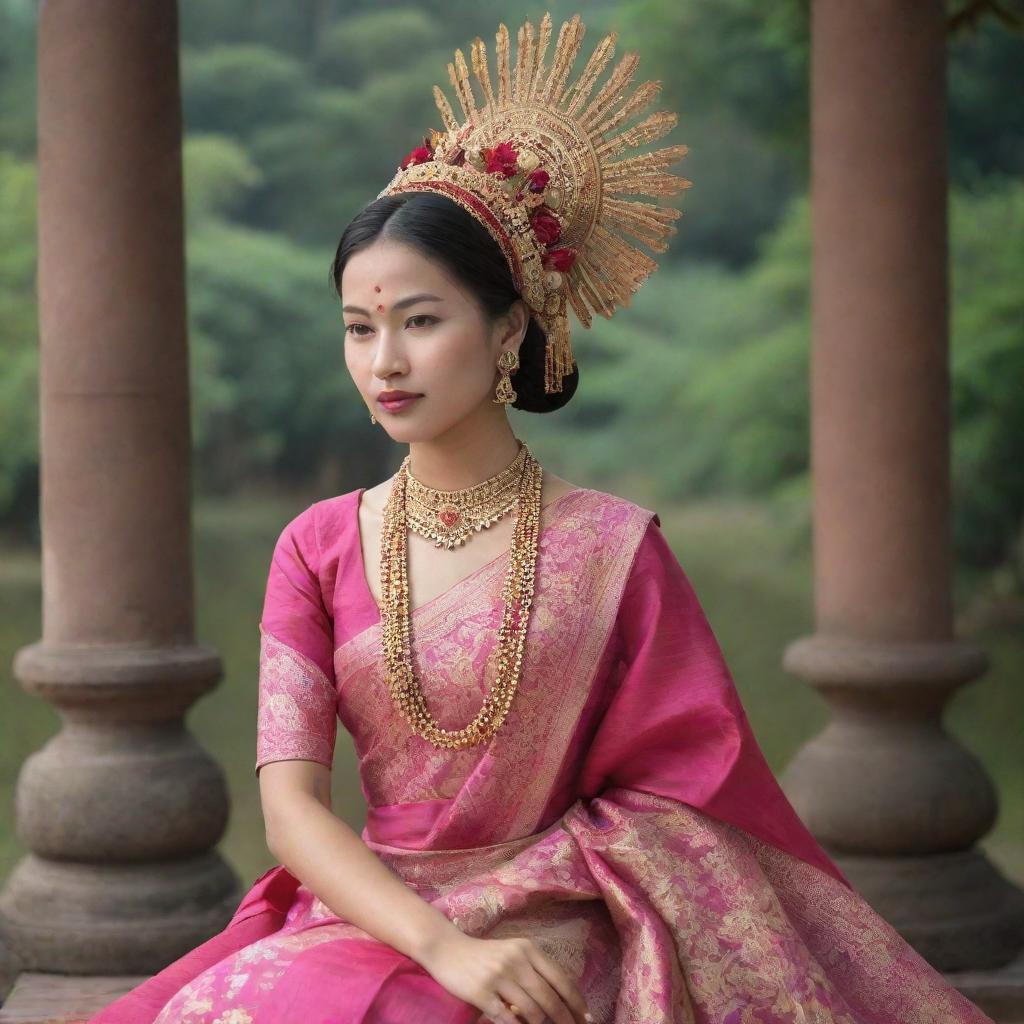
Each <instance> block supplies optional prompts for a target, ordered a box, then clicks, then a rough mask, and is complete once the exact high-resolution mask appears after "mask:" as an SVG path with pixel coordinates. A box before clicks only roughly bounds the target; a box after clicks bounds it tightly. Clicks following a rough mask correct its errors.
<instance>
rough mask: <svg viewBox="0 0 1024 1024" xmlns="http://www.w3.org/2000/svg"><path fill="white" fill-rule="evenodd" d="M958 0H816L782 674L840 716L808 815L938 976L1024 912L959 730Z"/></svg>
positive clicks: (1006, 953) (806, 803)
mask: <svg viewBox="0 0 1024 1024" xmlns="http://www.w3.org/2000/svg"><path fill="white" fill-rule="evenodd" d="M945 65H946V53H945V27H944V14H943V3H942V0H898V2H892V0H862V2H858V3H849V2H847V0H815V3H814V5H813V9H812V73H811V98H812V105H811V146H812V149H811V152H812V164H811V169H812V174H811V188H812V210H813V238H814V264H813V281H814V286H813V301H812V307H813V312H812V330H813V353H812V371H811V406H812V411H811V431H812V470H813V480H814V546H815V609H816V633H815V635H813V636H811V637H808V638H804V639H801V640H798V641H796V642H795V643H794V644H792V645H791V646H790V647H789V648H788V649H787V651H786V655H785V665H786V667H787V669H789V670H790V671H792V672H794V673H796V674H797V675H799V676H802V677H804V678H805V679H807V680H808V681H809V682H810V683H811V684H812V685H813V686H815V687H816V688H817V689H818V690H819V691H820V692H821V693H822V694H823V696H824V697H825V698H826V699H827V700H828V701H829V703H830V705H831V710H832V718H831V722H830V724H829V725H828V726H827V727H826V728H825V730H824V731H823V732H822V733H821V734H820V735H818V736H817V737H815V738H814V739H812V740H811V741H810V742H809V743H808V744H807V745H806V746H805V747H803V749H802V750H800V751H799V753H798V754H797V756H796V757H795V759H794V760H793V761H792V763H791V764H790V765H789V767H788V769H787V770H786V772H785V773H784V775H783V777H782V782H783V785H784V787H785V789H786V791H787V793H788V795H789V797H790V798H791V800H792V801H793V802H794V804H795V806H796V808H797V810H798V811H799V813H800V814H801V816H802V817H803V819H804V820H805V822H806V823H807V825H808V826H809V827H810V828H811V830H812V831H813V832H814V833H815V834H816V835H817V837H818V838H819V840H821V841H822V842H823V843H824V844H825V846H826V847H827V848H828V849H829V850H830V851H831V852H832V853H833V855H834V856H835V857H836V859H837V861H838V863H839V864H840V865H841V866H842V868H843V869H844V870H845V871H846V872H847V874H848V875H849V877H850V880H851V881H852V882H853V884H854V885H855V886H856V887H857V889H858V890H860V892H861V893H862V894H863V895H864V896H865V898H866V899H867V900H868V901H869V902H870V903H871V904H872V905H873V906H874V907H875V908H876V909H877V910H878V911H879V912H880V913H881V914H882V915H883V916H884V917H886V918H887V919H888V920H889V921H890V922H891V923H892V924H893V925H894V926H895V927H896V928H898V930H899V931H900V932H901V933H902V934H903V935H904V936H905V937H906V938H907V940H908V941H910V942H911V943H912V944H913V945H914V946H915V947H916V948H917V949H918V950H919V951H920V952H921V953H922V954H923V955H924V956H925V957H927V958H928V959H929V960H930V961H931V962H932V963H933V965H935V966H936V967H938V968H940V969H946V970H953V969H958V968H968V967H973V968H983V967H993V966H997V965H1001V964H1004V963H1006V962H1007V961H1008V960H1009V959H1010V958H1011V956H1012V954H1013V953H1014V951H1015V949H1017V948H1019V946H1020V945H1021V943H1022V942H1024V900H1022V897H1021V893H1020V892H1019V891H1018V890H1017V889H1016V888H1014V887H1013V886H1012V885H1010V884H1009V883H1008V882H1007V880H1006V879H1005V878H1003V876H1002V875H1001V874H1000V873H999V872H998V871H997V870H996V869H995V868H994V867H993V866H992V864H991V863H990V862H989V861H988V860H987V859H986V857H985V856H984V854H983V853H982V852H981V851H980V850H978V849H977V848H976V846H975V843H976V841H977V840H978V839H979V838H980V837H981V836H983V835H984V834H985V833H986V832H987V831H988V830H989V829H990V828H991V826H992V824H993V822H994V820H995V817H996V795H995V792H994V790H993V787H992V785H991V783H990V781H989V779H988V777H987V775H986V773H985V771H984V770H983V768H982V766H981V764H980V763H979V762H978V760H977V759H976V758H975V757H974V756H973V755H972V754H970V753H969V752H968V751H966V750H965V749H964V748H963V747H961V746H960V744H958V743H957V742H956V741H955V740H954V739H953V738H952V737H950V736H949V735H948V734H947V733H946V732H945V731H944V730H943V727H942V713H943V708H944V706H945V704H946V702H947V701H948V699H949V697H950V696H951V695H952V694H953V693H954V692H955V691H956V689H957V688H958V687H960V686H962V685H963V684H965V683H967V682H969V681H970V680H972V679H974V678H976V677H977V676H979V675H981V674H982V673H983V672H984V671H985V669H986V667H987V661H986V657H985V655H984V653H983V652H982V651H980V650H978V649H976V648H974V647H972V646H970V645H968V644H965V643H961V642H958V641H956V640H955V639H954V638H953V612H952V601H951V551H950V549H951V542H950V483H949V457H950V451H949V449H950V440H949V437H950V402H949V368H948V364H949V361H948V311H947V304H948V292H947V269H946V260H947V224H946V201H947V196H946V192H947V180H946V170H945V166H946V137H945V117H946V107H945V88H946V85H945Z"/></svg>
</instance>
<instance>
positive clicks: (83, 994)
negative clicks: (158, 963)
mask: <svg viewBox="0 0 1024 1024" xmlns="http://www.w3.org/2000/svg"><path fill="white" fill-rule="evenodd" d="M145 980H146V976H142V977H138V976H120V977H95V976H90V977H85V976H76V975H70V974H42V973H38V972H34V971H25V972H24V973H22V974H19V975H18V978H17V980H16V981H15V983H14V988H13V989H12V990H11V993H10V995H9V996H8V997H7V999H5V1000H4V1004H3V1006H2V1007H0V1024H82V1022H84V1021H86V1020H88V1019H89V1017H91V1016H92V1015H93V1014H94V1013H95V1012H96V1011H97V1010H102V1009H103V1007H104V1006H106V1005H107V1004H108V1003H112V1002H113V1001H114V1000H115V999H117V998H118V996H122V995H124V994H125V992H129V991H130V990H131V989H133V988H135V986H136V985H139V984H141V983H142V982H143V981H145Z"/></svg>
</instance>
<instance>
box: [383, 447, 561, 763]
mask: <svg viewBox="0 0 1024 1024" xmlns="http://www.w3.org/2000/svg"><path fill="white" fill-rule="evenodd" d="M520 444H522V442H520ZM516 458H517V461H519V460H520V459H521V460H522V472H521V473H520V474H519V477H518V486H517V489H516V494H515V502H514V504H515V507H516V517H515V526H514V529H513V535H512V545H511V547H510V549H509V559H508V570H507V572H506V574H505V585H504V587H503V588H502V592H501V593H502V598H503V599H504V602H505V608H504V612H503V614H502V619H501V626H500V627H499V629H498V645H497V658H496V659H490V658H489V659H488V662H487V663H488V665H490V664H492V662H496V666H497V667H496V669H495V677H494V682H493V683H492V684H491V688H490V690H489V691H488V694H487V696H486V697H485V698H484V702H483V705H482V706H481V708H480V710H479V712H477V714H476V717H475V718H474V719H473V721H472V722H470V723H469V724H468V725H467V726H465V727H464V728H462V729H455V730H450V729H444V728H442V727H441V726H440V725H439V724H438V722H437V721H436V719H435V718H434V716H433V715H432V714H431V713H430V710H429V709H428V707H427V702H426V698H425V697H424V696H423V691H422V690H421V689H420V686H419V683H418V682H417V680H416V676H415V672H414V670H413V662H412V635H411V624H410V613H409V575H408V526H409V521H408V495H409V491H410V482H411V476H410V474H409V456H408V455H407V456H406V457H405V460H404V461H403V462H402V465H401V466H400V467H399V469H398V472H397V474H396V475H395V481H394V483H393V484H392V485H391V491H390V492H389V494H388V499H387V502H386V503H385V505H384V515H383V523H382V526H381V534H380V592H381V600H382V602H383V607H382V609H381V645H382V646H383V648H384V662H385V669H386V671H387V675H388V688H389V690H390V693H391V698H392V700H393V701H394V702H395V705H396V706H397V707H398V709H399V711H400V712H401V713H402V715H403V716H404V717H405V719H406V721H408V722H409V724H410V725H411V726H412V728H413V730H414V731H415V732H416V733H417V734H418V735H419V736H422V737H423V739H425V740H427V742H429V743H430V744H432V745H433V746H435V747H438V748H441V749H447V750H459V749H462V748H463V747H471V746H475V745H476V744H477V743H480V742H482V741H483V740H485V739H487V738H488V737H490V736H491V735H493V734H494V733H495V732H496V731H497V730H498V728H499V727H500V726H501V723H502V722H503V721H504V720H505V716H506V715H507V714H508V711H509V708H511V706H512V699H513V697H514V696H515V692H516V687H517V686H518V684H519V677H520V674H521V672H522V667H523V649H524V646H525V641H526V627H527V624H528V622H529V618H530V609H531V607H532V606H533V591H534V580H535V577H536V569H537V538H538V535H539V533H540V517H541V484H542V482H543V474H544V471H543V469H542V468H541V466H540V463H538V462H537V460H536V459H535V458H534V457H533V455H532V454H531V452H530V450H529V448H527V447H526V445H525V444H523V446H522V449H521V450H520V453H519V456H517V457H516ZM513 465H514V464H513ZM509 468H510V469H511V468H512V467H509ZM503 472H508V470H504V471H503ZM499 475H500V474H499ZM492 479H493V478H492ZM489 482H490V481H485V483H489ZM478 486H483V485H478ZM470 490H472V488H470ZM437 493H441V494H444V493H446V492H444V491H441V492H437ZM447 493H449V494H450V493H452V492H447Z"/></svg>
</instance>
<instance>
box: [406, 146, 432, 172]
mask: <svg viewBox="0 0 1024 1024" xmlns="http://www.w3.org/2000/svg"><path fill="white" fill-rule="evenodd" d="M433 159H434V152H433V150H432V149H430V147H429V146H417V147H416V148H415V149H411V150H409V152H408V153H407V154H406V156H405V159H404V160H403V161H402V162H401V163H400V164H399V168H400V169H401V170H403V171H404V170H405V169H406V167H411V166H412V165H413V164H425V163H426V162H427V161H428V160H433Z"/></svg>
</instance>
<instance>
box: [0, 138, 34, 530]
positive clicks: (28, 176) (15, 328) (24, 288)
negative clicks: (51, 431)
mask: <svg viewBox="0 0 1024 1024" xmlns="http://www.w3.org/2000/svg"><path fill="white" fill-rule="evenodd" d="M0 231H2V234H0V521H2V520H3V519H5V518H7V517H16V518H17V519H19V520H20V521H21V522H22V523H26V522H30V521H34V519H35V515H34V513H35V501H36V498H35V495H36V488H37V480H36V466H37V462H38V437H39V424H38V411H37V410H38V402H37V398H36V396H37V395H38V393H39V383H38V376H39V357H38V351H39V350H38V346H37V344H36V338H37V335H38V327H37V312H36V294H35V270H36V171H35V167H34V165H33V164H31V163H29V162H28V161H26V160H20V159H18V158H16V157H14V156H11V155H10V154H8V153H4V152H2V151H0Z"/></svg>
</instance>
